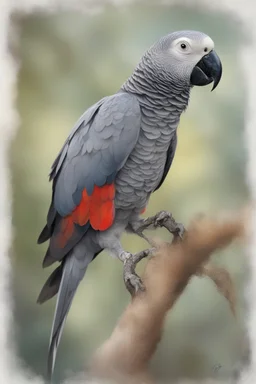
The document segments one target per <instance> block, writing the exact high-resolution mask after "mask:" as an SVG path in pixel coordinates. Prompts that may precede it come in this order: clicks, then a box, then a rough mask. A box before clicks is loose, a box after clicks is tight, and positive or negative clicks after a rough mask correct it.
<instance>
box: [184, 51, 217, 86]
mask: <svg viewBox="0 0 256 384" xmlns="http://www.w3.org/2000/svg"><path fill="white" fill-rule="evenodd" d="M221 75H222V65H221V61H220V58H219V56H218V55H217V53H216V52H215V51H211V52H210V53H209V54H208V55H205V56H204V57H203V58H202V59H201V60H200V61H199V62H198V63H197V64H196V66H195V68H194V69H193V72H192V74H191V77H190V82H191V84H192V85H199V86H202V85H207V84H210V83H212V82H213V87H212V91H213V90H214V89H215V88H216V87H217V85H218V84H219V82H220V79H221Z"/></svg>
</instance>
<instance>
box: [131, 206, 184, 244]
mask: <svg viewBox="0 0 256 384" xmlns="http://www.w3.org/2000/svg"><path fill="white" fill-rule="evenodd" d="M162 227H164V228H166V229H167V230H168V231H169V232H170V233H171V234H172V235H173V236H174V239H173V241H178V240H181V239H182V238H183V236H184V234H185V232H186V230H185V228H184V226H183V224H180V223H177V222H176V221H175V220H174V218H173V216H172V214H171V213H170V212H167V211H160V212H158V213H157V214H156V215H155V216H151V217H148V218H147V219H141V220H138V221H137V222H133V223H132V224H130V227H129V229H130V230H131V231H132V232H133V233H136V234H137V235H138V236H140V237H142V238H144V239H145V240H147V242H148V243H149V244H151V245H153V244H152V240H150V239H148V238H147V237H146V236H145V235H144V234H143V232H144V231H145V230H146V229H156V228H162Z"/></svg>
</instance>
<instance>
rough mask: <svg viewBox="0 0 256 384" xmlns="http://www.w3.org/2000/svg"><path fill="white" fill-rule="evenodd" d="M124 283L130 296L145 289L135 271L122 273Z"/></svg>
mask: <svg viewBox="0 0 256 384" xmlns="http://www.w3.org/2000/svg"><path fill="white" fill-rule="evenodd" d="M124 283H125V286H126V288H127V289H128V291H129V292H130V294H131V296H134V295H136V294H137V293H138V292H141V291H144V290H145V288H144V285H143V283H142V280H141V278H140V277H139V276H138V275H137V274H136V273H135V272H134V273H132V274H129V273H126V274H124Z"/></svg>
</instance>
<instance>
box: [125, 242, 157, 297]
mask: <svg viewBox="0 0 256 384" xmlns="http://www.w3.org/2000/svg"><path fill="white" fill-rule="evenodd" d="M154 251H155V249H154V248H151V249H146V250H144V251H141V252H139V253H136V254H134V255H133V254H132V253H129V252H122V255H121V257H120V259H121V260H122V261H123V263H124V272H123V278H124V283H125V286H126V288H127V290H128V291H129V292H130V294H131V296H134V295H136V294H137V293H138V292H140V291H144V290H145V288H144V285H143V282H142V280H141V278H140V277H139V276H138V275H137V273H136V272H135V268H136V265H137V264H138V263H139V261H141V260H142V259H144V258H145V257H148V256H151V255H153V253H154Z"/></svg>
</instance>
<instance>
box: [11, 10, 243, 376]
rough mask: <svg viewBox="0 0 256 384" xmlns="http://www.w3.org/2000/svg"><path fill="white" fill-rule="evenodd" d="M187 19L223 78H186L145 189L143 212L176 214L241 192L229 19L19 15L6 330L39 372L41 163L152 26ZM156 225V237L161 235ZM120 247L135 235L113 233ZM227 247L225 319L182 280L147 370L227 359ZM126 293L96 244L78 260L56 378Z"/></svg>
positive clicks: (115, 80)
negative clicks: (166, 156)
mask: <svg viewBox="0 0 256 384" xmlns="http://www.w3.org/2000/svg"><path fill="white" fill-rule="evenodd" d="M177 29H197V30H202V31H204V32H205V33H208V34H209V35H210V36H211V37H212V38H213V39H214V41H215V45H216V50H217V52H218V54H219V55H220V57H221V59H222V63H223V68H224V71H223V79H222V81H221V84H220V85H219V87H218V88H217V89H216V91H214V92H213V93H210V87H206V88H205V87H203V88H195V89H194V90H193V91H192V95H191V96H192V97H191V102H190V106H189V109H188V110H187V112H186V113H185V114H184V115H183V117H182V120H181V124H180V127H179V132H178V135H179V139H178V150H177V154H176V157H175V160H174V164H173V167H172V169H171V171H170V173H169V175H168V178H167V181H166V182H165V184H164V186H163V187H162V188H161V190H160V191H158V192H156V193H155V194H154V196H153V198H152V199H151V202H150V205H149V207H148V211H147V214H148V215H151V214H154V213H155V212H156V211H158V210H161V209H166V210H169V211H171V212H172V213H173V214H174V217H175V218H176V220H177V221H181V222H183V223H184V224H186V223H187V222H188V221H189V220H190V219H191V218H192V217H193V215H194V214H197V213H199V212H204V213H210V214H211V213H214V212H216V210H223V209H232V208H237V207H239V206H240V205H241V204H243V202H244V201H245V200H246V198H247V190H246V185H245V180H244V165H245V150H244V148H243V111H244V102H243V100H244V89H243V85H242V79H241V73H240V70H239V68H238V63H237V56H238V55H237V52H238V45H239V44H240V43H241V40H239V36H238V29H237V27H236V25H235V24H232V23H229V22H227V19H226V18H225V17H224V16H221V15H217V14H216V15H215V14H211V15H210V14H204V13H199V12H198V11H195V13H191V11H188V10H186V11H185V10H182V9H179V8H177V9H174V8H165V7H154V6H148V7H138V6H132V7H130V8H127V10H126V11H125V12H122V11H117V10H116V9H114V8H111V7H109V8H108V9H107V11H106V12H104V13H101V14H96V15H93V16H91V17H89V16H86V15H82V14H72V13H63V14H59V15H43V14H38V16H33V17H30V18H27V19H24V20H23V21H22V35H21V42H20V43H21V44H20V49H19V54H20V58H21V60H22V66H21V70H20V74H19V84H18V86H19V89H18V91H19V93H18V110H19V113H20V116H21V128H20V130H19V133H18V135H17V137H16V140H15V142H14V143H13V147H12V169H13V188H14V227H15V231H16V236H15V241H14V246H13V264H14V294H15V316H16V319H17V327H16V335H17V340H18V349H19V353H20V355H21V357H22V358H23V359H24V360H25V361H26V363H27V364H29V365H30V366H31V367H33V369H34V370H35V371H36V372H37V373H44V372H45V362H46V355H47V348H48V340H49V335H50V329H51V322H52V317H53V310H54V305H55V301H54V300H52V301H51V302H49V303H47V304H45V305H44V306H41V307H40V306H38V305H37V304H36V299H37V295H38V293H39V291H40V288H41V286H42V284H43V283H44V281H45V279H46V278H47V277H48V275H49V274H50V272H51V270H52V269H51V268H49V269H46V270H43V269H42V268H41V263H42V260H43V256H44V252H45V251H46V245H45V246H40V247H39V246H37V245H36V240H37V236H38V234H39V232H40V230H41V228H42V226H43V225H44V223H45V217H46V213H47V209H48V204H49V200H50V194H51V186H50V184H49V183H48V181H47V175H48V173H49V169H50V166H51V164H52V162H53V160H54V158H55V156H56V155H57V153H58V151H59V149H60V148H61V146H62V144H63V141H64V140H65V138H66V136H67V135H68V133H69V131H70V130H71V128H72V126H73V125H74V123H75V121H76V120H77V119H78V117H79V116H80V115H81V114H82V113H83V111H84V110H85V109H86V108H88V107H89V106H90V105H91V104H93V103H94V102H96V101H97V100H99V99H100V98H101V97H103V96H106V95H109V94H112V93H114V92H116V91H117V90H118V89H119V87H120V86H121V84H122V83H123V82H124V81H125V79H126V78H127V77H128V76H129V75H130V74H131V72H132V70H133V68H134V66H135V65H136V64H137V62H138V60H139V59H140V57H141V55H142V54H143V53H144V51H145V50H146V49H147V48H148V47H149V46H150V45H151V44H152V43H153V42H154V41H155V40H157V39H158V38H159V37H160V36H162V35H164V34H166V33H169V32H171V31H173V30H177ZM159 234H160V235H161V236H162V237H163V238H165V239H167V234H166V233H165V232H163V231H160V232H159ZM123 244H124V246H125V248H127V250H129V251H132V252H134V251H138V250H139V249H141V248H143V247H145V243H144V242H143V241H142V240H140V239H138V238H136V237H133V238H131V237H128V236H124V238H123ZM241 252H242V251H241V250H239V249H238V248H237V247H235V248H233V249H231V251H229V252H225V254H224V255H222V258H221V260H220V259H219V256H218V255H216V256H215V259H214V260H215V263H217V264H222V265H223V264H224V265H225V266H227V268H228V269H229V271H230V272H231V274H232V276H233V278H234V279H235V282H236V288H237V292H238V296H239V297H240V301H239V308H238V317H237V320H234V318H233V317H232V316H231V314H230V312H229V310H228V308H227V304H226V302H225V300H223V299H222V298H221V297H220V296H219V295H218V293H216V290H215V287H214V286H213V284H212V283H211V282H210V281H209V280H207V279H198V278H194V279H193V281H192V282H191V283H190V284H189V287H188V288H187V290H186V292H185V294H184V295H183V297H182V298H181V299H180V300H179V301H178V303H177V304H176V305H175V308H174V310H173V312H172V315H171V317H170V318H169V319H168V328H167V330H166V333H165V337H164V339H163V341H162V344H161V347H160V349H159V351H158V354H157V356H156V358H155V360H154V362H153V369H154V370H155V372H157V373H158V374H159V373H161V376H162V377H163V378H165V377H167V376H170V373H171V374H172V376H173V377H177V376H179V375H180V374H181V373H183V374H184V373H185V374H186V375H189V376H192V377H204V376H207V377H209V376H211V375H212V374H213V373H212V372H213V368H214V366H216V365H218V364H220V365H221V366H222V368H221V369H220V371H219V373H218V374H219V375H220V376H221V377H225V376H227V375H228V374H229V372H230V369H231V368H232V366H233V364H234V363H235V361H236V359H237V358H238V357H239V346H240V344H241V337H242V318H243V313H244V304H243V297H242V294H241V292H242V287H243V282H244V279H245V278H246V263H245V261H244V260H243V257H241ZM128 300H129V295H128V294H127V292H126V291H125V289H124V285H123V281H122V265H121V263H120V262H118V261H117V260H114V259H112V258H111V257H110V256H108V255H107V254H105V253H103V254H101V255H100V256H99V257H98V258H97V259H96V260H95V261H94V262H93V263H92V264H91V265H90V268H89V269H88V272H87V274H86V278H85V279H84V281H83V282H82V284H81V285H80V288H79V290H78V292H77V294H76V297H75V300H74V303H73V305H72V309H71V311H70V314H69V317H68V321H67V323H66V327H65V331H64V336H63V339H62V342H61V345H60V350H59V353H58V358H57V365H56V377H57V379H61V378H63V377H64V375H65V374H66V373H67V371H69V370H80V369H83V366H84V362H86V361H89V358H90V356H91V354H92V352H93V351H94V350H95V348H96V347H97V346H98V345H99V344H100V343H101V342H102V341H103V340H104V339H105V338H107V337H108V335H109V334H110V332H111V330H112V329H113V326H114V324H115V322H116V319H117V318H118V316H119V315H120V313H121V311H122V309H123V308H124V307H125V305H126V304H127V302H128Z"/></svg>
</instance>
